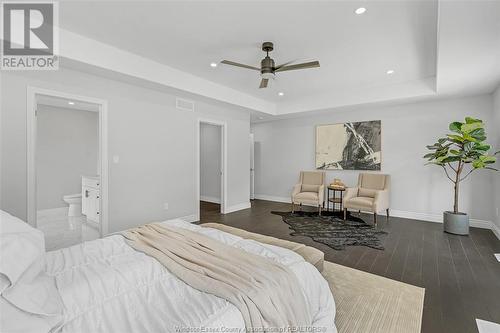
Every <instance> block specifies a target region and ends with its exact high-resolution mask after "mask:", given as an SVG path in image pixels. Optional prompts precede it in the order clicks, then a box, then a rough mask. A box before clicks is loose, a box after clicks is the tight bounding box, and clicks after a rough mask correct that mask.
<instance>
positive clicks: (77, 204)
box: [63, 193, 82, 216]
mask: <svg viewBox="0 0 500 333" xmlns="http://www.w3.org/2000/svg"><path fill="white" fill-rule="evenodd" d="M63 200H64V202H65V203H67V204H68V205H69V209H68V216H82V194H81V193H76V194H68V195H65V196H63Z"/></svg>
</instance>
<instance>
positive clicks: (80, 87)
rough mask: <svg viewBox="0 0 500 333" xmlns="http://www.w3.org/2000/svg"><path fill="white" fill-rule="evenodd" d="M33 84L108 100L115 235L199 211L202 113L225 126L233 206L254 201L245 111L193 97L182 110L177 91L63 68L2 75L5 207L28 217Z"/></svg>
mask: <svg viewBox="0 0 500 333" xmlns="http://www.w3.org/2000/svg"><path fill="white" fill-rule="evenodd" d="M28 85H31V86H35V87H40V88H45V89H52V90H58V91H63V92H67V93H72V94H77V95H83V96H90V97H94V98H101V99H105V100H107V101H108V109H109V119H108V122H109V128H108V130H109V161H110V165H109V179H110V180H109V181H110V183H109V205H110V207H109V231H110V232H114V231H118V230H123V229H126V228H129V227H132V226H136V225H140V224H143V223H145V222H150V221H160V220H164V219H168V218H173V217H179V216H188V215H193V214H195V213H196V211H197V206H198V203H197V202H196V201H195V183H194V182H195V174H194V172H195V171H194V170H195V138H196V132H195V130H196V119H197V118H198V117H202V118H211V119H215V120H223V121H225V122H226V123H227V135H228V147H227V151H228V162H227V163H228V170H227V182H228V184H227V186H228V193H227V197H228V208H231V206H241V205H247V204H249V191H250V190H249V182H248V179H249V170H248V165H249V154H248V150H249V142H248V135H249V132H250V117H249V114H248V112H247V111H244V110H242V109H241V108H238V107H232V106H229V105H228V104H222V103H216V102H212V101H209V100H206V99H199V98H194V97H193V99H194V100H195V102H196V105H195V110H196V111H195V112H189V111H181V110H177V109H176V108H175V95H173V94H172V93H166V92H162V91H158V90H152V89H144V88H140V87H138V86H135V85H130V84H125V83H122V82H119V81H114V80H108V79H105V78H102V77H98V76H94V75H90V74H85V73H81V72H77V71H72V70H67V69H60V70H58V71H29V72H28V71H26V72H8V73H7V72H2V73H1V96H0V103H1V120H2V123H1V126H2V127H1V159H2V161H1V182H2V183H1V198H0V207H1V209H4V210H6V211H8V212H9V213H11V214H13V215H15V216H17V217H19V218H21V219H24V220H25V219H26V88H27V86H28ZM113 155H118V156H120V162H119V164H113V162H112V156H113ZM165 202H168V203H169V209H168V210H164V209H163V204H164V203H165Z"/></svg>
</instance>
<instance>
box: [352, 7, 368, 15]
mask: <svg viewBox="0 0 500 333" xmlns="http://www.w3.org/2000/svg"><path fill="white" fill-rule="evenodd" d="M354 12H355V13H356V14H358V15H360V14H363V13H364V12H366V8H365V7H359V8H358V9H356V10H355V11H354Z"/></svg>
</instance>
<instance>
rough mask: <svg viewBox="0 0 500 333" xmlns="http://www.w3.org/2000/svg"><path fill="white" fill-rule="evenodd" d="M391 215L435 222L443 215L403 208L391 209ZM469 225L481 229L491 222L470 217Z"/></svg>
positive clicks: (487, 227) (441, 220) (438, 221)
mask: <svg viewBox="0 0 500 333" xmlns="http://www.w3.org/2000/svg"><path fill="white" fill-rule="evenodd" d="M390 214H391V216H395V217H402V218H406V219H412V220H421V221H426V222H435V223H443V215H442V214H429V213H417V212H408V211H404V210H397V209H391V210H390ZM469 223H470V226H471V227H475V228H483V229H492V222H491V221H486V220H479V219H472V218H471V219H470V220H469Z"/></svg>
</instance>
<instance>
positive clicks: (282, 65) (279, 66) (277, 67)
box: [274, 60, 296, 71]
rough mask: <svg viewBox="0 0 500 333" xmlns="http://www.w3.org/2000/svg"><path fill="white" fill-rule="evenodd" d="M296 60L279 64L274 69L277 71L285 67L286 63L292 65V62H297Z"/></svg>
mask: <svg viewBox="0 0 500 333" xmlns="http://www.w3.org/2000/svg"><path fill="white" fill-rule="evenodd" d="M295 61H296V60H292V61H288V62H285V63H284V64H281V65H278V66H276V67H274V71H276V70H277V69H280V68H281V67H285V66H286V65H290V64H291V63H292V62H295Z"/></svg>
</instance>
